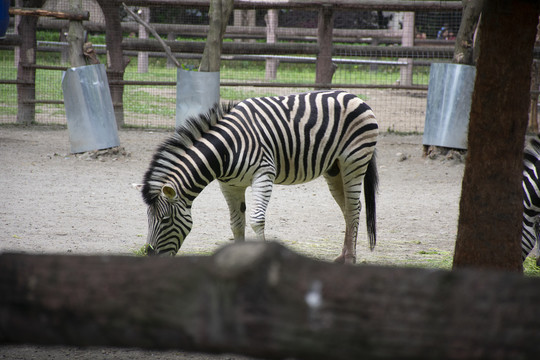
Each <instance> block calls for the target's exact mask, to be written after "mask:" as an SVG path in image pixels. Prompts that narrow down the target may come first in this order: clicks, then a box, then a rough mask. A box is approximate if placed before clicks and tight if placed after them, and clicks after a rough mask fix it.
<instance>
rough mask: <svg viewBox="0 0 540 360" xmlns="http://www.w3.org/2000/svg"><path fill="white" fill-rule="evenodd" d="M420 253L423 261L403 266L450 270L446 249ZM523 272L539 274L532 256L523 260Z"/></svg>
mask: <svg viewBox="0 0 540 360" xmlns="http://www.w3.org/2000/svg"><path fill="white" fill-rule="evenodd" d="M419 254H421V255H428V256H429V257H428V258H426V259H425V260H424V261H422V262H419V263H416V262H415V263H407V264H404V265H405V266H413V267H421V268H433V269H444V270H451V269H452V262H453V260H454V255H453V254H452V253H450V252H448V251H439V250H436V249H430V250H428V251H424V250H423V251H420V252H419ZM523 274H524V275H526V276H539V277H540V267H539V266H536V260H535V259H533V258H532V257H528V258H527V259H525V261H524V262H523Z"/></svg>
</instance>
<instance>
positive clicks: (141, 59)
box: [137, 7, 150, 74]
mask: <svg viewBox="0 0 540 360" xmlns="http://www.w3.org/2000/svg"><path fill="white" fill-rule="evenodd" d="M140 11H141V19H143V20H144V21H146V22H147V23H149V22H150V8H147V7H142V8H140ZM139 39H148V31H147V30H146V28H145V27H144V26H143V25H140V24H139ZM137 72H138V73H144V74H146V73H147V72H148V52H147V51H139V53H138V55H137Z"/></svg>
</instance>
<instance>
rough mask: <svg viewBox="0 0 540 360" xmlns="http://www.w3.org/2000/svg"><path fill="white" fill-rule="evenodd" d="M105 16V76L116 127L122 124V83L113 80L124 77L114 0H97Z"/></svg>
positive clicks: (124, 64)
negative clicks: (107, 81)
mask: <svg viewBox="0 0 540 360" xmlns="http://www.w3.org/2000/svg"><path fill="white" fill-rule="evenodd" d="M97 2H98V4H99V6H101V10H103V14H104V16H105V26H106V33H105V37H106V39H105V42H106V45H107V78H108V80H109V88H110V90H111V99H112V102H113V107H114V116H115V117H116V125H117V126H118V128H120V127H122V126H123V125H124V103H123V97H124V85H121V84H117V83H115V82H117V81H121V80H123V79H124V69H125V67H126V66H127V62H126V61H124V56H123V52H122V25H121V22H120V12H119V6H118V4H117V3H116V2H115V1H109V0H97Z"/></svg>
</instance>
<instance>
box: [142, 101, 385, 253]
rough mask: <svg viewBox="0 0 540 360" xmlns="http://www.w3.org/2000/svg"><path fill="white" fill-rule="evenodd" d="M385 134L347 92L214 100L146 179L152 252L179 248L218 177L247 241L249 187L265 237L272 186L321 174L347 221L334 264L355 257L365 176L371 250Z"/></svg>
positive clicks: (240, 236) (179, 133)
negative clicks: (380, 142)
mask: <svg viewBox="0 0 540 360" xmlns="http://www.w3.org/2000/svg"><path fill="white" fill-rule="evenodd" d="M377 134H378V125H377V122H376V120H375V116H374V115H373V112H372V111H371V109H370V107H369V106H368V105H366V104H365V103H364V102H363V101H362V100H360V99H359V98H358V97H357V96H356V95H353V94H350V93H347V92H345V91H315V92H308V93H303V94H298V95H290V96H276V97H261V98H252V99H247V100H244V101H242V102H240V103H238V104H237V105H236V106H234V107H232V108H231V106H229V107H225V108H222V107H220V106H218V105H216V106H215V107H214V108H213V109H211V110H210V111H209V113H208V114H205V115H201V116H199V117H196V118H191V119H190V120H188V121H187V124H186V125H185V126H183V127H180V128H178V129H177V130H176V133H175V134H174V135H173V136H172V137H171V138H170V139H168V140H167V141H165V142H164V143H163V144H162V145H161V146H160V147H159V148H158V150H157V152H156V154H155V155H154V158H153V160H152V162H151V164H150V167H149V169H148V171H147V172H146V174H145V176H144V183H143V185H142V195H143V199H144V201H145V202H146V204H147V205H148V222H149V230H148V244H149V245H150V246H149V247H150V248H151V249H153V250H151V252H153V253H154V254H160V255H162V254H168V255H173V256H174V255H175V254H176V253H177V252H178V250H179V248H180V246H181V245H182V242H183V241H184V239H185V237H186V236H187V235H188V233H189V232H190V230H191V227H192V224H193V223H192V218H191V205H192V202H193V200H194V199H195V198H196V197H197V195H198V194H199V193H200V192H201V191H202V190H203V189H204V187H206V186H207V185H208V184H209V183H210V182H211V181H213V180H214V179H217V180H218V181H219V184H220V187H221V191H222V192H223V195H224V196H225V200H226V201H227V204H228V207H229V212H230V221H231V229H232V232H233V235H234V240H235V241H236V242H238V241H244V229H245V211H246V204H245V190H246V188H247V187H248V186H251V187H252V194H253V200H252V204H253V206H252V212H251V215H250V222H251V226H252V228H253V230H254V231H255V234H256V235H257V239H259V240H264V226H265V213H266V208H267V205H268V202H269V200H270V194H271V192H272V186H273V184H284V185H291V184H300V183H304V182H307V181H310V180H313V179H315V178H317V177H319V176H321V175H322V176H324V177H325V179H326V181H327V183H328V186H329V188H330V192H331V193H332V195H333V197H334V199H335V200H336V202H337V203H338V205H339V206H340V208H341V210H342V212H343V216H344V218H345V224H346V229H345V241H344V246H343V250H342V253H341V255H340V256H339V257H338V258H337V259H336V261H337V262H346V263H354V262H355V260H356V237H357V232H358V223H359V215H360V209H361V203H360V194H361V190H362V182H363V180H364V177H365V180H366V181H365V184H364V191H365V194H364V196H365V202H366V222H367V226H368V235H369V240H370V246H371V249H373V247H374V246H375V243H376V231H375V230H376V229H375V193H376V189H377V182H378V175H377V169H376V165H375V156H374V151H375V144H376V142H377Z"/></svg>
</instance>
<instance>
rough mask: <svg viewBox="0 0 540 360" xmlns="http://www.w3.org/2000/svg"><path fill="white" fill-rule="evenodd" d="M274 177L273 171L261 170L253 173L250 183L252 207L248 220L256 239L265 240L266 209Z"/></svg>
mask: <svg viewBox="0 0 540 360" xmlns="http://www.w3.org/2000/svg"><path fill="white" fill-rule="evenodd" d="M261 170H262V169H261ZM274 178H275V176H274V175H273V172H271V171H265V170H262V171H259V172H258V173H256V174H255V176H254V178H253V183H252V184H251V189H252V196H253V208H252V210H251V216H250V222H251V227H252V229H253V231H255V234H256V235H257V240H262V241H264V240H266V239H265V236H264V227H265V222H266V209H267V208H268V203H269V202H270V196H271V195H272V187H273V186H274Z"/></svg>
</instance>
